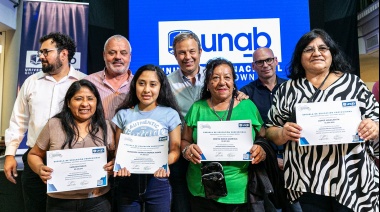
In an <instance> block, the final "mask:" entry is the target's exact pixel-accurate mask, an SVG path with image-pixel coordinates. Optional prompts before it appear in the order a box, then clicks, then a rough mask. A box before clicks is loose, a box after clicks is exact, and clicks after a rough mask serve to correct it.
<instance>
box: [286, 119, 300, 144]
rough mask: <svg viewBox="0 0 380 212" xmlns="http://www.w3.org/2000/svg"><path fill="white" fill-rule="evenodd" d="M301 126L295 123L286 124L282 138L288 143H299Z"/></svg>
mask: <svg viewBox="0 0 380 212" xmlns="http://www.w3.org/2000/svg"><path fill="white" fill-rule="evenodd" d="M301 130H302V128H301V126H300V125H298V124H296V123H293V122H286V123H285V125H284V126H283V127H282V132H281V136H282V137H283V139H284V140H286V141H289V140H291V141H296V142H299V140H300V138H301Z"/></svg>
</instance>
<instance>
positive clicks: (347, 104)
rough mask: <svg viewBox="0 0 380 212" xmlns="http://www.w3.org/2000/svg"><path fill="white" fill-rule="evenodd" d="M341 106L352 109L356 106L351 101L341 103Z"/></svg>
mask: <svg viewBox="0 0 380 212" xmlns="http://www.w3.org/2000/svg"><path fill="white" fill-rule="evenodd" d="M342 106H343V107H354V106H356V102H355V101H351V102H342Z"/></svg>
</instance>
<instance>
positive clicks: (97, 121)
mask: <svg viewBox="0 0 380 212" xmlns="http://www.w3.org/2000/svg"><path fill="white" fill-rule="evenodd" d="M81 87H87V88H88V89H89V90H90V91H91V92H92V93H93V94H94V96H95V97H96V110H95V113H94V115H93V116H92V117H91V121H90V124H89V125H88V132H89V134H90V136H91V138H92V141H93V142H94V144H95V145H97V142H100V143H103V144H104V146H107V124H106V120H105V117H104V111H103V106H102V101H101V99H100V95H99V92H98V89H97V88H96V87H95V85H94V84H92V82H90V81H88V80H85V79H82V80H79V81H76V82H74V83H73V84H71V86H70V87H69V89H68V90H67V93H66V96H65V99H64V103H63V108H62V111H61V112H60V113H58V114H57V115H55V116H54V117H55V118H59V119H60V120H61V124H62V127H63V130H64V132H65V134H66V139H65V142H64V143H63V144H62V147H61V148H62V149H64V148H65V146H66V145H68V146H69V148H70V149H71V148H72V146H73V144H75V143H76V142H77V141H78V138H79V137H78V136H75V140H74V135H79V130H78V127H77V125H76V124H75V121H74V116H73V114H72V112H71V110H70V108H69V103H70V100H71V98H73V96H74V95H75V94H76V93H77V92H78V91H79V90H80V89H81ZM99 130H102V131H103V138H99V137H97V136H96V133H97V132H98V131H99Z"/></svg>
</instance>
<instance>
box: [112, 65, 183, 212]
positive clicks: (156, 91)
mask: <svg viewBox="0 0 380 212" xmlns="http://www.w3.org/2000/svg"><path fill="white" fill-rule="evenodd" d="M112 121H113V122H114V123H115V124H116V126H117V127H116V143H117V144H118V142H119V138H120V135H121V134H122V133H123V134H127V135H134V136H141V137H151V136H166V135H168V136H169V143H168V146H169V153H168V165H170V164H173V163H174V162H176V161H177V160H178V158H179V156H180V142H181V116H180V113H179V109H178V106H177V102H176V100H175V98H174V95H173V93H172V91H171V87H170V85H169V82H168V79H167V77H166V75H165V73H164V72H163V71H162V69H161V68H160V67H158V66H155V65H144V66H142V67H140V68H139V69H138V70H137V72H136V73H135V75H134V77H133V79H132V82H131V87H130V90H129V93H128V95H127V97H126V100H125V102H124V103H123V104H122V105H121V106H120V108H119V109H118V111H117V113H116V115H115V117H114V118H113V119H112ZM116 154H117V153H116ZM169 174H170V171H169V170H168V171H165V169H162V168H160V169H158V170H157V171H155V173H154V174H131V173H130V172H129V170H127V169H126V168H125V167H122V168H121V169H120V170H118V171H117V172H114V176H118V177H124V178H121V179H119V180H118V182H119V189H118V190H119V191H118V194H117V195H118V196H117V197H116V202H117V207H118V211H119V212H121V211H144V210H145V211H170V204H171V196H172V194H171V186H170V184H169V180H168V177H169Z"/></svg>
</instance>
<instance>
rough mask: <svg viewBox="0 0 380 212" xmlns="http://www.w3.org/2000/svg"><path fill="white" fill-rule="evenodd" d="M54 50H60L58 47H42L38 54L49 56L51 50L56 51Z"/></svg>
mask: <svg viewBox="0 0 380 212" xmlns="http://www.w3.org/2000/svg"><path fill="white" fill-rule="evenodd" d="M54 50H58V48H51V49H41V50H39V51H37V55H38V57H40V56H41V54H43V55H44V56H45V57H47V56H48V55H49V52H51V51H54Z"/></svg>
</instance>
